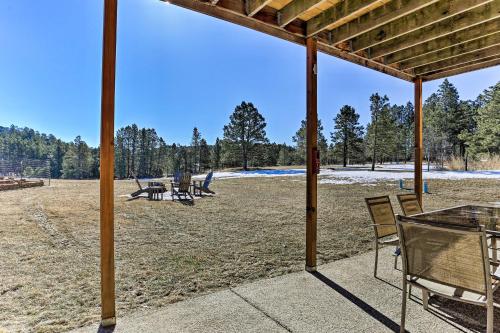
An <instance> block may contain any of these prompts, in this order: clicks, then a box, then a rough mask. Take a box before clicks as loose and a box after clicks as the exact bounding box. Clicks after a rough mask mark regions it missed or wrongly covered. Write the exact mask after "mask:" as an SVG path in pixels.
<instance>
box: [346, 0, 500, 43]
mask: <svg viewBox="0 0 500 333" xmlns="http://www.w3.org/2000/svg"><path fill="white" fill-rule="evenodd" d="M491 1H492V0H448V1H440V2H437V3H435V4H432V5H430V6H427V7H424V8H422V9H420V10H418V11H416V12H414V13H412V14H410V15H407V16H404V17H402V18H400V19H398V20H395V21H393V22H390V23H387V24H384V25H383V26H381V27H379V28H376V29H372V30H370V31H368V32H367V33H364V34H362V35H359V36H357V37H355V38H353V39H352V40H351V42H352V51H353V52H356V51H360V50H364V49H367V48H369V47H372V46H374V45H377V44H380V43H383V42H386V41H389V40H391V39H393V38H397V37H400V36H403V35H405V34H407V33H410V32H412V31H415V30H418V29H422V28H423V27H426V26H428V25H431V24H435V23H437V22H440V21H442V20H445V19H447V18H449V17H452V16H455V15H458V14H460V13H464V12H466V11H468V10H471V9H473V8H475V7H478V6H481V5H484V4H487V3H489V2H491Z"/></svg>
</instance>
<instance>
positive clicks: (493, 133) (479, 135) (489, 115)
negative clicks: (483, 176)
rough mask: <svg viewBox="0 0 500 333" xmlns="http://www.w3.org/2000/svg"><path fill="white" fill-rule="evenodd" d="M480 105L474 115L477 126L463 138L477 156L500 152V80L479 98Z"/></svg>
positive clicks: (473, 154) (474, 155)
mask: <svg viewBox="0 0 500 333" xmlns="http://www.w3.org/2000/svg"><path fill="white" fill-rule="evenodd" d="M477 104H478V105H479V106H480V107H479V109H478V110H477V114H476V115H475V116H474V120H475V122H476V124H477V125H476V128H475V129H474V130H473V131H471V132H472V133H471V134H470V135H466V136H464V137H463V138H464V139H465V140H466V141H467V145H468V146H469V151H470V152H471V154H472V156H473V157H475V158H478V157H480V155H481V154H487V155H494V154H500V82H498V83H497V84H496V85H495V86H493V87H490V88H489V89H487V90H485V91H484V93H483V94H482V95H481V96H480V97H479V98H478V101H477Z"/></svg>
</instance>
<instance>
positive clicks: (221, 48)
mask: <svg viewBox="0 0 500 333" xmlns="http://www.w3.org/2000/svg"><path fill="white" fill-rule="evenodd" d="M118 24H119V26H118V55H117V57H118V58H117V83H116V84H117V85H116V98H117V100H116V127H117V128H119V127H121V126H124V125H127V124H130V123H133V122H135V123H137V124H138V125H139V126H142V127H154V128H156V129H157V131H158V133H159V134H160V135H161V136H163V137H164V138H165V139H166V140H167V143H173V142H180V143H188V142H189V141H190V136H191V131H192V128H193V127H194V126H197V127H198V128H199V129H200V131H201V133H202V135H203V136H204V137H205V138H206V139H207V140H208V142H209V143H211V142H213V141H214V140H215V138H216V137H217V136H222V127H223V126H224V124H225V123H227V120H228V117H229V115H230V113H231V112H232V111H233V109H234V107H235V105H237V104H239V103H240V102H241V101H242V100H245V101H251V102H253V103H254V104H255V105H256V106H257V107H258V108H259V111H260V112H261V113H262V114H263V115H264V117H265V118H266V120H267V123H268V127H267V133H268V137H269V138H270V140H271V141H276V142H287V143H290V142H291V137H292V136H293V135H294V133H295V131H296V130H297V127H298V126H299V123H300V120H301V119H303V118H304V115H305V49H304V47H302V46H298V45H295V44H292V43H290V42H286V41H283V40H280V39H277V38H274V37H270V36H267V35H264V34H262V33H258V32H255V31H252V30H249V29H246V28H243V27H239V26H236V25H234V24H231V23H227V22H224V21H221V20H218V19H214V18H212V17H208V16H205V15H202V14H198V13H195V12H191V11H188V10H185V9H182V8H179V7H176V6H173V5H168V4H165V3H163V2H160V1H157V0H120V2H119V22H118ZM101 38H102V1H89V0H64V1H61V0H45V1H32V0H2V1H1V2H0V50H1V51H0V125H1V126H8V125H10V124H15V125H18V126H28V127H32V128H34V129H36V130H39V131H40V132H45V133H53V134H55V135H56V136H58V137H61V138H63V139H65V140H72V139H73V138H74V137H75V136H76V135H81V136H82V137H83V138H84V139H85V140H86V141H87V142H88V143H89V144H91V145H94V146H95V145H97V143H98V141H99V112H100V79H101V72H100V70H101V44H102V40H101ZM318 61H319V63H318V68H319V76H318V89H319V91H318V112H319V117H320V119H322V121H323V124H324V126H325V134H327V136H329V134H328V133H329V132H330V131H331V129H332V127H333V122H332V119H333V118H334V116H335V114H336V113H337V111H338V110H339V109H340V107H341V106H342V105H344V104H349V105H352V106H354V107H355V108H356V110H357V111H358V112H359V113H360V114H361V121H362V123H366V122H367V121H369V100H368V98H369V96H370V95H371V94H372V93H373V92H379V93H381V94H387V95H388V96H389V98H390V100H391V103H398V104H403V103H406V102H407V101H408V100H413V86H412V84H410V83H408V82H405V81H401V80H399V79H395V78H392V77H389V76H387V75H384V74H380V73H378V72H375V71H373V70H370V69H366V68H363V67H360V66H357V65H353V64H350V63H348V62H345V61H342V60H339V59H336V58H334V57H331V56H326V55H323V54H320V55H319V60H318ZM499 79H500V75H499V68H498V67H496V68H492V69H488V70H483V71H480V72H476V73H471V74H465V75H460V76H456V77H452V78H450V81H451V82H452V83H453V84H455V85H456V86H457V88H458V90H459V93H460V96H461V98H462V99H473V98H475V97H476V96H477V95H478V94H479V93H480V92H482V90H484V89H485V88H487V87H489V86H491V85H493V84H494V83H496V82H497V81H498V80H499ZM440 82H441V81H433V82H430V83H426V84H424V98H425V97H427V96H428V95H429V94H430V93H432V92H433V91H435V90H436V89H437V86H438V85H439V83H440Z"/></svg>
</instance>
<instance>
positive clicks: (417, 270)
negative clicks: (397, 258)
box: [397, 216, 491, 295]
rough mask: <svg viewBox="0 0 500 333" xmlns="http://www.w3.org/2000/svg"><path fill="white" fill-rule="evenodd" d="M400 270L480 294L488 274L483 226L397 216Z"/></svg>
mask: <svg viewBox="0 0 500 333" xmlns="http://www.w3.org/2000/svg"><path fill="white" fill-rule="evenodd" d="M397 226H398V233H399V240H400V244H401V252H402V255H403V274H404V276H409V278H410V279H411V278H415V277H417V278H423V279H426V280H430V281H433V282H437V283H441V284H444V285H447V286H451V287H454V288H459V289H463V290H468V291H472V292H476V293H480V294H482V295H487V294H489V291H488V288H489V289H491V276H490V270H489V257H488V248H487V245H486V233H485V232H484V230H479V231H478V229H465V228H456V227H455V228H453V227H443V226H437V225H432V224H428V223H416V222H410V221H405V220H404V217H403V219H402V218H401V217H400V216H398V222H397Z"/></svg>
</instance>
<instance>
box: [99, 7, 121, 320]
mask: <svg viewBox="0 0 500 333" xmlns="http://www.w3.org/2000/svg"><path fill="white" fill-rule="evenodd" d="M117 2H118V0H105V1H104V27H103V52H102V92H101V146H100V148H101V150H100V219H101V223H100V235H101V239H100V241H101V318H102V322H101V324H102V325H103V326H109V325H113V324H114V321H115V318H116V313H115V257H114V253H115V251H114V246H115V245H114V159H115V158H114V136H115V128H114V113H115V68H116V29H117V27H116V25H117V6H118V3H117Z"/></svg>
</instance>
